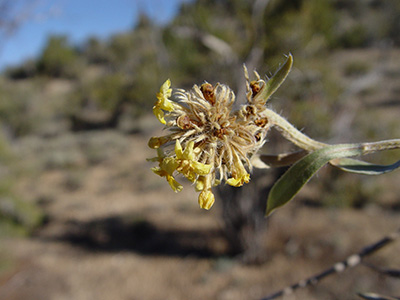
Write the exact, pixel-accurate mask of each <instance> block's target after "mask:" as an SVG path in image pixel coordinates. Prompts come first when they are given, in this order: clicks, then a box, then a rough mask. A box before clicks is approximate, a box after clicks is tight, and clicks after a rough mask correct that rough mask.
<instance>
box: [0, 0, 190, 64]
mask: <svg viewBox="0 0 400 300" xmlns="http://www.w3.org/2000/svg"><path fill="white" fill-rule="evenodd" d="M188 1H190V0H36V1H33V0H32V2H33V3H34V4H33V5H31V7H30V8H29V9H27V11H28V14H27V17H26V20H25V21H24V22H22V24H21V26H20V27H19V28H18V29H17V30H16V31H15V32H13V34H11V35H10V36H8V37H6V38H4V39H3V40H2V41H1V43H2V45H1V47H0V69H3V68H4V67H6V66H8V65H15V64H19V63H21V62H23V61H25V60H27V59H28V58H32V57H35V56H36V55H37V54H38V53H39V52H40V50H41V49H42V48H43V46H44V44H45V42H46V39H47V37H48V36H49V35H50V34H66V35H67V36H68V37H69V40H70V41H71V42H72V43H75V44H79V43H80V42H82V41H84V40H85V39H86V38H87V37H89V36H97V37H100V38H107V37H108V36H110V35H111V34H113V33H116V32H121V31H125V30H128V29H130V28H132V26H133V25H134V24H135V21H136V20H137V16H138V14H139V13H140V12H145V13H146V14H147V15H149V16H150V17H151V18H152V19H154V20H155V22H157V23H161V24H162V23H166V22H168V21H169V20H170V19H171V18H172V17H173V16H174V15H175V14H176V13H177V10H178V8H179V5H180V3H181V2H188ZM25 2H27V3H29V1H25ZM32 2H31V3H32Z"/></svg>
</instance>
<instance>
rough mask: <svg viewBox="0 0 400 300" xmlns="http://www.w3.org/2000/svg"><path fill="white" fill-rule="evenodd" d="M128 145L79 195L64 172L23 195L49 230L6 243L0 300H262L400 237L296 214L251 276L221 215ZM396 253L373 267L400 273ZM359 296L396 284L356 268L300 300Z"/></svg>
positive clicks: (323, 213) (381, 224)
mask: <svg viewBox="0 0 400 300" xmlns="http://www.w3.org/2000/svg"><path fill="white" fill-rule="evenodd" d="M128 139H129V141H128V147H127V148H126V150H125V151H124V153H121V155H118V156H116V157H113V158H110V159H108V160H105V161H104V162H102V163H100V164H97V165H96V166H93V167H90V168H88V169H86V170H83V171H82V172H83V174H84V176H83V179H82V181H83V182H82V183H80V186H79V187H77V188H68V185H66V180H67V179H68V178H67V179H66V178H65V174H64V173H63V172H61V171H57V170H53V171H52V170H50V171H47V172H44V173H43V174H41V175H40V176H39V177H38V178H36V180H34V181H33V182H26V183H24V189H25V191H29V193H30V194H31V195H32V196H33V197H32V198H36V199H37V198H41V199H42V206H43V207H44V209H45V211H46V213H47V214H48V222H47V224H46V225H45V226H44V227H43V228H41V229H39V230H38V231H37V232H36V234H35V236H34V237H32V238H29V239H10V240H6V241H4V242H3V245H2V250H3V252H4V251H5V253H7V255H9V257H10V259H12V260H13V261H14V266H13V268H11V269H9V270H8V271H7V272H5V273H3V274H2V276H1V277H0V299H2V300H3V299H7V300H12V299H79V300H84V299H149V300H152V299H154V300H157V299H223V300H228V299H260V298H261V297H263V296H265V295H266V294H269V293H271V292H274V291H275V290H277V289H280V288H283V287H284V286H286V285H288V284H291V283H294V282H296V281H298V280H300V279H303V278H306V277H307V276H310V275H312V274H314V273H315V272H319V271H322V270H323V269H324V268H327V267H329V266H330V265H332V264H333V263H335V262H336V261H339V260H343V259H344V258H345V257H346V256H348V255H350V254H352V253H353V252H356V251H359V250H360V249H361V248H362V247H363V246H364V245H367V244H369V243H372V242H374V241H376V240H378V239H379V238H381V237H382V236H383V235H385V234H388V233H390V232H392V231H394V230H396V229H397V227H398V226H399V214H398V213H396V212H390V211H385V210H382V209H380V208H378V207H372V206H371V207H370V208H369V209H367V210H352V209H349V210H335V209H321V208H310V207H305V206H302V205H300V204H298V203H296V202H294V203H293V204H290V205H288V206H286V207H284V208H283V209H281V210H280V211H278V212H277V213H276V214H275V215H274V216H273V217H272V219H271V222H270V225H269V226H270V228H269V230H268V232H267V234H268V239H267V240H268V241H267V242H268V257H269V259H268V260H267V262H265V263H264V264H262V265H258V266H246V265H243V264H241V263H240V262H239V261H237V260H236V259H235V258H234V257H230V256H229V255H227V243H226V241H225V239H224V236H223V234H222V232H221V224H220V219H219V213H220V212H219V207H218V204H217V206H216V207H215V208H213V209H212V210H211V211H209V212H206V211H202V210H200V209H199V208H198V206H197V203H196V195H195V194H194V192H193V190H192V189H191V188H190V186H186V188H185V189H184V191H183V192H182V193H181V194H175V193H173V192H172V191H171V190H170V189H169V187H168V185H167V184H165V182H164V180H161V179H159V178H157V177H156V176H153V174H152V172H151V171H150V170H149V167H150V165H149V164H148V163H147V162H146V161H145V158H146V157H149V156H150V157H151V155H152V153H151V151H148V150H147V148H146V139H145V138H144V137H141V136H130V137H129V138H128ZM67 183H68V180H67ZM399 250H400V244H399V243H398V242H397V243H395V244H393V245H392V246H389V247H388V248H387V249H384V250H382V251H381V252H379V253H378V254H376V255H374V256H373V257H371V258H370V259H369V261H371V262H373V263H375V264H378V265H381V266H385V267H392V268H395V267H397V268H398V267H399V265H400V260H399V259H400V258H399V255H398V253H400V252H399ZM359 291H374V292H381V293H386V294H392V295H399V294H400V284H399V281H398V280H397V281H396V280H394V279H388V278H384V277H382V276H379V275H377V274H376V273H374V272H372V271H370V270H369V269H367V268H366V267H363V266H360V267H358V268H356V269H352V270H349V271H346V272H345V273H343V274H340V275H334V276H332V277H331V278H329V279H327V280H325V281H323V282H321V283H320V284H319V285H318V286H317V287H315V288H309V289H306V290H304V291H299V292H297V293H296V296H295V297H294V298H293V299H356V298H357V297H356V295H355V293H356V292H359Z"/></svg>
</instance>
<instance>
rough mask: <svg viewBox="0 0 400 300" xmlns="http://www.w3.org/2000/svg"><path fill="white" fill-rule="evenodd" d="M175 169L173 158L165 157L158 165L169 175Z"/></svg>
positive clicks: (175, 162) (175, 164) (176, 164)
mask: <svg viewBox="0 0 400 300" xmlns="http://www.w3.org/2000/svg"><path fill="white" fill-rule="evenodd" d="M177 167H178V163H177V161H176V159H175V158H174V157H165V158H164V159H163V161H162V162H161V163H160V168H161V169H163V170H164V171H166V172H167V173H168V174H169V175H172V173H174V171H175V170H176V168H177Z"/></svg>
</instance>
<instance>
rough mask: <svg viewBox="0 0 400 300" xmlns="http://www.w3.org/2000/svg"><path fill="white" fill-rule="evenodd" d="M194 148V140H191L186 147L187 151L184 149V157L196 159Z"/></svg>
mask: <svg viewBox="0 0 400 300" xmlns="http://www.w3.org/2000/svg"><path fill="white" fill-rule="evenodd" d="M193 148H194V142H193V141H190V142H189V143H188V144H187V145H186V148H185V151H183V158H184V159H187V160H193V159H194V153H193Z"/></svg>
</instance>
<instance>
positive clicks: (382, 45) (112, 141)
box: [0, 0, 400, 272]
mask: <svg viewBox="0 0 400 300" xmlns="http://www.w3.org/2000/svg"><path fill="white" fill-rule="evenodd" d="M399 15H400V2H399V1H398V0H387V1H378V0H377V1H374V0H370V1H357V0H323V1H321V0H307V1H306V0H296V1H284V0H271V1H259V0H254V1H247V0H235V1H227V0H196V1H191V2H187V3H185V4H182V6H181V8H180V11H179V13H178V14H177V16H176V17H175V18H174V19H173V20H172V21H171V22H169V23H168V24H165V25H163V26H160V25H158V24H157V22H156V20H151V19H149V18H148V17H147V16H146V15H142V16H141V17H140V19H139V21H138V22H137V23H135V24H134V26H133V27H132V29H131V30H128V31H126V32H121V33H118V34H115V35H113V36H110V37H108V38H107V39H99V38H97V37H91V38H89V39H88V40H87V41H85V42H84V43H82V44H79V45H74V44H71V42H70V41H69V40H68V37H67V36H49V37H48V40H47V43H46V45H45V46H44V48H43V50H42V52H41V53H40V55H39V56H38V57H37V58H35V59H32V60H29V61H26V62H24V63H22V64H20V65H16V66H12V67H9V68H8V69H6V70H5V71H4V72H3V73H2V74H1V76H0V132H1V134H0V235H1V236H3V238H6V237H10V236H15V235H35V234H37V232H40V230H41V229H42V228H45V227H46V224H48V223H49V222H51V211H49V210H48V209H47V206H46V205H47V204H48V203H50V202H52V201H55V200H56V199H52V198H51V197H50V198H49V197H48V195H45V194H43V193H30V192H29V189H30V188H32V186H35V185H40V184H42V183H41V182H37V181H35V179H36V178H40V176H42V175H43V174H47V173H48V172H51V171H54V170H55V171H58V172H61V174H62V177H63V178H64V179H63V189H64V191H67V192H70V193H73V192H74V191H77V190H78V191H79V190H81V189H83V188H84V187H85V186H86V183H87V181H88V180H90V178H87V176H86V174H87V172H88V170H91V169H90V168H95V167H96V166H98V165H100V164H104V163H107V161H108V160H109V159H110V158H112V157H115V156H118V155H121V154H123V153H126V152H125V151H133V152H135V151H139V148H137V149H135V148H133V149H131V148H129V147H128V144H129V140H130V138H131V137H132V135H135V136H136V137H140V138H142V139H143V140H144V139H146V138H148V136H149V133H150V132H152V131H154V130H155V128H156V126H157V125H154V123H152V121H149V119H148V118H147V116H148V114H149V112H151V108H152V105H153V103H154V101H155V93H156V92H157V91H158V89H159V87H160V85H161V83H162V82H164V81H165V79H166V78H171V81H172V83H173V87H182V88H189V87H191V86H192V85H193V84H194V83H202V82H203V81H204V80H207V81H209V82H211V83H216V82H223V83H227V84H229V85H230V86H231V87H232V88H233V89H234V90H235V91H237V95H238V99H240V97H243V95H244V89H243V88H244V85H243V83H244V78H243V72H242V64H243V63H246V65H247V66H248V68H249V69H250V70H252V69H257V71H258V72H259V73H260V74H267V75H268V74H271V73H272V72H274V70H276V68H277V67H278V66H279V63H281V62H282V61H283V59H284V57H283V55H284V54H286V53H289V52H291V53H292V54H293V56H294V59H295V64H294V66H295V68H294V70H293V71H292V73H291V74H290V76H289V78H288V80H287V82H286V83H285V86H284V87H283V88H282V89H281V90H280V91H278V94H277V95H276V96H274V99H272V102H271V106H273V107H274V108H275V109H276V110H277V111H282V112H283V115H284V116H285V117H287V118H288V119H289V120H290V121H291V123H293V124H295V125H296V126H297V127H298V128H304V130H305V132H306V133H307V134H308V135H310V136H312V137H313V138H315V139H317V140H321V141H324V142H327V143H329V142H352V141H353V142H356V141H369V140H370V141H372V140H377V139H388V138H394V137H399V136H400V126H399V120H398V115H399V112H400V110H399V107H400V106H399V104H400V99H399V96H398V95H399V86H400V69H399V67H398V66H399V63H400V51H399V46H400V35H399V31H400V19H399ZM285 149H286V150H287V149H288V146H287V145H286V144H285V143H283V142H282V141H281V140H280V139H279V138H278V137H277V135H275V134H274V133H272V134H271V136H270V138H269V142H268V143H267V145H266V150H265V151H266V152H272V153H276V152H281V151H283V150H285ZM396 157H398V152H397V153H396V152H393V154H392V155H385V157H380V156H375V157H374V159H376V160H378V161H381V162H388V163H389V162H393V161H394V159H395V158H396ZM132 172H134V168H131V169H122V170H120V173H119V174H116V175H115V176H116V178H122V177H123V178H125V179H129V180H132V181H136V182H141V183H142V185H141V186H142V189H144V190H146V189H148V190H151V188H152V187H151V184H152V183H149V182H146V179H143V177H142V178H139V177H140V176H136V175H135V174H131V173H132ZM265 174H266V173H262V174H260V175H258V174H255V177H254V178H255V179H254V186H253V187H251V185H252V183H250V184H249V187H248V188H249V189H253V188H255V187H257V190H256V191H254V194H251V195H250V196H249V194H248V193H247V194H246V195H247V196H248V197H247V198H246V197H244V195H243V194H239V195H238V193H242V192H238V191H237V190H222V191H220V194H221V195H222V196H224V197H221V199H220V200H217V203H220V204H221V203H222V204H221V207H220V209H221V208H222V209H221V213H220V215H219V216H218V218H221V219H222V220H224V221H223V224H225V225H224V226H222V227H223V228H224V230H225V235H226V237H227V238H228V241H230V246H229V247H230V250H229V251H228V252H229V253H231V254H232V253H233V254H235V255H240V257H241V258H243V259H244V260H245V261H247V262H253V263H254V262H259V261H263V260H264V259H265V253H266V252H265V251H264V250H263V245H264V239H265V229H266V227H265V226H266V224H265V223H266V221H265V220H264V219H263V212H264V209H265V200H266V191H265V190H264V188H266V187H268V185H270V184H271V182H273V181H274V180H276V178H277V177H278V176H279V175H280V174H281V172H280V171H279V170H276V171H273V172H271V173H270V174H269V175H265ZM263 176H264V177H263ZM265 176H267V177H268V178H265ZM259 178H262V179H259ZM398 178H399V177H398V174H393V175H391V177H389V176H388V177H384V178H382V179H381V178H378V179H377V178H366V177H362V176H355V175H351V174H342V173H340V174H339V172H337V171H335V170H332V169H328V168H327V169H323V170H322V171H321V172H320V173H319V178H318V179H316V180H312V181H311V183H310V185H309V186H308V187H307V188H306V190H305V191H304V193H302V194H301V195H299V200H298V203H300V204H299V205H306V206H312V207H323V208H326V209H328V210H329V209H332V208H340V209H348V208H351V209H368V208H370V207H379V208H380V209H385V210H389V211H394V212H398V210H399V208H400V198H399V197H398V195H399V194H400V190H399V186H398ZM260 180H261V181H260ZM146 184H147V185H146ZM153 184H155V185H157V184H158V183H157V184H156V183H153ZM110 185H112V183H110ZM107 188H111V187H108V186H105V187H104V189H105V190H107ZM125 188H126V187H125ZM128 189H129V188H128ZM133 192H135V191H133ZM193 199H195V197H193ZM193 199H187V201H193ZM229 199H231V200H232V201H227V200H229ZM243 201H245V202H244V203H248V205H242V206H240V205H239V204H238V203H243ZM239 206H240V207H239ZM238 207H239V209H238ZM180 209H181V210H182V211H185V210H186V209H187V208H185V207H180ZM135 220H136V219H135ZM136 221H137V220H136ZM136 221H135V222H136ZM138 222H139V224H140V226H144V229H143V228H142V227H140V228H141V229H143V230H145V231H146V230H151V229H149V228H148V227H146V226H147V225H146V224H147V223H143V222H142V221H140V220H139V221H138ZM135 224H136V223H135ZM92 225H93V224H92ZM0 242H1V241H0ZM139 243H140V241H139ZM0 265H1V261H0ZM0 272H1V268H0Z"/></svg>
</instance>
